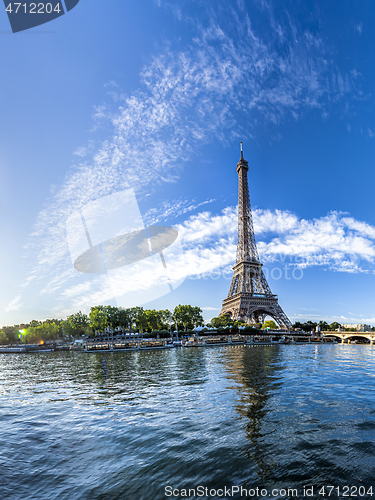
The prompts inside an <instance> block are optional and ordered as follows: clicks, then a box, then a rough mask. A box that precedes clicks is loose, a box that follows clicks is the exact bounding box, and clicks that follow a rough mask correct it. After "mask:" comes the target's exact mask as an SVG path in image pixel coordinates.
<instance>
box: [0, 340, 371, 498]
mask: <svg viewBox="0 0 375 500" xmlns="http://www.w3.org/2000/svg"><path fill="white" fill-rule="evenodd" d="M374 361H375V346H374V347H373V346H370V345H339V344H338V345H295V346H291V345H275V346H269V347H266V346H259V347H256V348H255V347H253V348H252V347H246V346H233V347H229V346H228V347H211V348H184V349H171V350H168V351H145V352H131V353H115V354H111V353H107V354H105V355H103V354H99V353H96V354H84V353H69V352H61V353H39V354H36V353H32V354H20V355H17V354H14V355H12V354H0V365H1V371H0V398H1V400H0V419H1V427H0V428H1V433H0V474H1V480H0V499H1V500H8V499H9V500H16V499H17V500H18V499H25V500H34V499H35V500H45V499H58V500H65V499H67V500H76V499H77V500H78V499H79V500H123V499H124V500H125V499H126V500H133V499H134V500H142V499H147V500H157V499H162V498H189V493H190V498H249V495H250V498H299V499H300V498H306V499H308V498H323V495H322V493H325V497H328V492H329V490H328V489H327V487H328V486H334V487H335V489H334V490H331V495H330V496H331V497H332V498H345V497H347V496H348V497H349V496H350V495H352V497H356V498H358V497H364V498H372V495H374V496H375V484H372V483H374V482H375V378H374ZM371 486H373V492H372V490H371ZM198 487H200V488H201V489H197V488H198ZM241 487H242V497H241V496H240V495H241V489H240V488H241ZM322 487H325V488H326V489H325V490H322V489H321V488H322ZM345 487H350V488H351V489H349V490H348V489H345ZM204 488H207V490H205V489H204ZM256 488H258V490H256ZM189 489H191V490H194V489H195V491H190V492H189ZM210 490H211V491H210ZM288 490H289V491H288ZM194 493H195V495H194ZM245 493H246V494H247V497H246V495H245ZM356 495H357V496H356ZM325 497H324V498H325Z"/></svg>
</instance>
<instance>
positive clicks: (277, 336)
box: [0, 331, 355, 354]
mask: <svg viewBox="0 0 375 500" xmlns="http://www.w3.org/2000/svg"><path fill="white" fill-rule="evenodd" d="M312 343H315V344H316V343H324V344H327V343H331V344H332V343H338V341H337V339H336V338H335V337H333V336H329V335H327V336H322V337H314V336H311V335H308V334H305V335H301V333H298V334H296V333H295V332H286V331H273V332H267V333H265V332H264V333H263V332H262V334H260V335H241V334H234V335H217V334H211V335H207V334H206V335H199V334H195V335H193V336H190V337H187V336H186V337H182V338H181V339H180V340H174V339H173V338H168V339H158V338H151V339H143V338H142V337H138V338H130V339H124V338H122V339H119V338H117V339H113V340H109V339H105V340H98V339H97V338H94V339H92V338H91V339H90V338H88V339H84V340H82V339H81V340H79V341H77V342H74V343H63V344H61V343H58V342H57V343H52V342H50V343H46V344H24V345H22V344H17V345H9V346H2V347H0V353H1V354H27V353H33V354H36V353H47V352H54V351H76V352H83V353H95V352H102V353H103V352H131V351H143V350H163V349H171V348H180V347H182V348H189V347H217V346H236V345H237V346H239V345H245V346H261V345H264V346H270V345H277V344H292V345H293V344H306V345H307V344H312ZM348 343H350V342H348ZM353 343H355V342H353Z"/></svg>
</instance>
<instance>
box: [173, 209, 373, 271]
mask: <svg viewBox="0 0 375 500" xmlns="http://www.w3.org/2000/svg"><path fill="white" fill-rule="evenodd" d="M178 228H179V231H180V234H181V238H182V241H183V243H184V244H185V248H186V250H185V257H186V259H187V261H188V262H187V264H186V265H187V268H188V269H190V270H191V275H194V274H199V273H209V272H212V271H214V270H215V269H217V268H218V267H221V268H224V267H225V266H228V265H230V264H232V263H233V259H234V255H235V251H236V231H237V213H236V210H235V208H232V207H231V208H226V209H225V210H224V211H223V212H222V213H221V214H219V215H212V214H211V213H210V212H203V213H200V214H198V215H196V216H192V217H190V218H189V219H188V220H187V221H186V222H185V223H184V224H182V225H180V226H178ZM254 230H255V233H256V234H257V235H258V238H257V239H258V242H257V246H258V250H259V255H260V258H261V260H262V261H263V262H264V263H265V264H266V265H267V264H272V263H274V262H280V261H282V262H287V263H289V264H290V265H293V266H297V267H300V268H306V267H313V266H319V267H322V268H324V269H329V270H332V271H341V272H350V273H362V272H365V273H367V272H372V270H373V264H374V260H375V241H374V240H375V227H373V226H370V225H369V224H366V223H364V222H361V221H356V220H355V219H353V218H350V217H347V216H346V214H341V213H338V212H332V213H329V214H328V215H327V216H325V217H321V218H319V219H312V220H305V219H302V220H301V219H298V217H297V216H296V215H294V214H291V213H289V212H282V211H280V210H276V211H274V212H272V211H270V210H254Z"/></svg>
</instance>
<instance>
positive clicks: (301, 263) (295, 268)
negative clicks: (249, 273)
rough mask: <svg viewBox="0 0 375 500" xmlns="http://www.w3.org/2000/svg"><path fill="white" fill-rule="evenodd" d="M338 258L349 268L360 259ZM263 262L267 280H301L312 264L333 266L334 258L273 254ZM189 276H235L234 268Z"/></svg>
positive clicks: (215, 278)
mask: <svg viewBox="0 0 375 500" xmlns="http://www.w3.org/2000/svg"><path fill="white" fill-rule="evenodd" d="M336 258H337V259H338V260H339V262H340V266H341V268H346V269H347V270H350V269H355V268H356V267H357V265H358V262H359V260H360V259H359V257H358V255H356V254H354V253H352V254H349V253H348V254H345V255H340V256H336ZM263 262H264V266H263V267H262V271H263V274H264V276H265V278H266V279H267V280H268V279H270V278H272V279H273V280H276V281H277V280H281V279H285V280H297V281H299V280H301V279H302V278H303V276H304V270H305V269H306V268H308V267H311V266H326V267H328V268H331V267H332V258H330V257H329V256H326V255H322V254H309V255H306V256H301V255H285V254H273V256H272V259H271V258H270V257H269V258H265V259H264V261H263ZM189 278H190V279H193V280H194V279H196V280H198V279H204V280H208V279H212V280H218V279H220V278H224V279H226V280H231V279H232V278H233V268H232V267H223V268H219V269H213V270H212V271H206V272H204V273H199V274H195V275H191V276H190V277H189Z"/></svg>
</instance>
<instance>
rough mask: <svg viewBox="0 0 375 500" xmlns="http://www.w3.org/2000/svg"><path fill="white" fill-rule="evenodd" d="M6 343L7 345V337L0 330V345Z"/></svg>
mask: <svg viewBox="0 0 375 500" xmlns="http://www.w3.org/2000/svg"><path fill="white" fill-rule="evenodd" d="M8 343H9V339H8V337H7V336H6V335H5V333H4V332H3V331H2V330H0V344H8Z"/></svg>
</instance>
